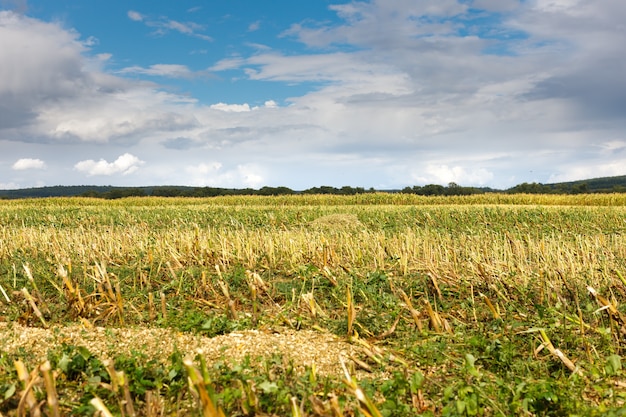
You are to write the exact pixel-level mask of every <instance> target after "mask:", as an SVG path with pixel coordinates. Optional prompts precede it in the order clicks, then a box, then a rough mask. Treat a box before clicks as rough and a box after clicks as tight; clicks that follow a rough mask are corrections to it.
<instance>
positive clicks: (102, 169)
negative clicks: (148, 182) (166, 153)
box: [74, 153, 145, 176]
mask: <svg viewBox="0 0 626 417" xmlns="http://www.w3.org/2000/svg"><path fill="white" fill-rule="evenodd" d="M144 163H145V162H144V161H142V160H140V159H139V158H137V157H136V156H134V155H131V154H129V153H125V154H124V155H121V156H120V157H119V158H117V159H116V160H115V161H113V162H107V161H106V160H104V159H100V160H99V161H94V160H93V159H88V160H85V161H80V162H78V163H77V164H76V165H74V169H75V170H77V171H80V172H83V173H85V174H87V175H89V176H95V175H106V176H111V175H116V174H121V175H128V174H132V173H133V172H135V171H137V170H138V169H139V167H140V166H141V165H143V164H144Z"/></svg>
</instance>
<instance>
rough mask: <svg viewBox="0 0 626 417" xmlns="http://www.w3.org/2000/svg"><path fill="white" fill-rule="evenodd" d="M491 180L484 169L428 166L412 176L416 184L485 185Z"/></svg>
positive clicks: (491, 176)
mask: <svg viewBox="0 0 626 417" xmlns="http://www.w3.org/2000/svg"><path fill="white" fill-rule="evenodd" d="M492 179H493V173H492V172H489V171H488V170H487V169H485V168H469V169H467V168H464V167H462V166H448V165H445V164H442V165H432V164H429V165H427V166H426V167H424V169H423V170H422V171H420V172H419V173H417V172H415V173H414V174H413V180H414V181H415V182H416V183H418V184H449V183H457V184H464V185H485V184H488V183H489V182H490V181H491V180H492Z"/></svg>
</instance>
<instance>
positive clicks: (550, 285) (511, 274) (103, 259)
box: [0, 194, 626, 416]
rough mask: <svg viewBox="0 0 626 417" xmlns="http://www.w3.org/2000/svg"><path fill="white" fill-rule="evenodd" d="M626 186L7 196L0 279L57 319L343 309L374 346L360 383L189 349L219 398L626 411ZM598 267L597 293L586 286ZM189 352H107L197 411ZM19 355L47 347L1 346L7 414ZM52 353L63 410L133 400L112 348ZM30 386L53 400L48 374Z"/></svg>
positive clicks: (19, 308)
mask: <svg viewBox="0 0 626 417" xmlns="http://www.w3.org/2000/svg"><path fill="white" fill-rule="evenodd" d="M625 202H626V198H625V197H624V196H623V195H601V196H595V195H594V196H591V195H580V196H509V195H495V196H468V197H451V198H440V197H437V198H426V197H419V196H408V195H383V194H375V195H363V196H350V197H337V196H330V197H329V196H292V197H276V198H270V197H249V198H242V197H236V198H234V197H233V198H216V199H162V198H161V199H160V198H144V199H141V198H133V199H126V200H116V201H107V202H103V201H101V200H92V199H45V200H23V201H17V202H15V201H7V202H2V203H0V224H1V225H2V227H1V228H0V285H1V286H2V288H3V289H4V290H5V291H6V292H7V294H8V295H9V296H10V298H12V301H11V302H6V300H5V299H4V298H3V297H2V295H0V316H1V317H3V320H4V321H7V322H9V323H11V322H20V323H23V324H27V325H29V326H36V327H40V326H42V325H43V322H42V320H41V318H39V317H38V316H37V315H36V314H35V312H34V311H33V309H32V305H31V304H29V303H28V302H27V300H26V299H23V296H21V295H20V294H22V293H21V290H22V288H26V289H27V290H28V291H29V293H30V294H32V296H33V300H34V302H35V304H36V305H38V306H39V308H40V309H42V310H43V319H44V321H45V323H46V324H48V325H51V326H55V325H64V324H67V323H73V322H78V321H80V320H87V322H89V323H92V324H94V325H100V326H106V327H119V326H130V327H145V326H152V327H154V326H157V327H166V328H173V329H177V330H179V331H182V332H193V333H198V334H203V335H206V336H210V337H212V336H216V335H220V334H227V333H230V332H232V331H236V330H246V329H271V328H273V327H278V326H289V327H293V328H296V329H323V330H326V331H330V332H332V333H335V334H336V335H338V336H341V337H344V338H346V340H348V335H347V333H348V328H349V327H352V328H353V331H354V332H355V335H354V336H353V337H352V338H351V340H352V343H354V344H355V345H359V344H360V343H361V342H364V343H365V350H366V351H367V352H369V353H370V354H371V357H368V356H367V355H365V356H364V360H365V361H366V362H367V364H368V365H369V367H370V368H371V369H372V371H373V373H372V374H371V375H370V376H369V377H368V376H362V377H360V378H359V380H358V381H357V382H356V384H357V385H351V383H348V382H347V381H345V380H344V379H345V378H343V377H342V376H341V375H339V376H336V377H324V378H322V377H320V376H318V375H316V374H315V372H314V370H312V369H307V370H305V371H303V372H302V371H298V370H297V367H295V366H293V364H290V363H286V362H285V361H284V360H283V359H281V358H280V357H269V358H264V359H262V360H261V362H260V366H258V365H259V363H255V362H256V360H253V358H251V360H250V361H244V362H242V363H238V364H233V363H229V362H228V360H227V359H226V358H225V359H224V361H222V362H219V363H215V364H205V363H203V361H202V358H201V357H195V361H194V366H195V367H197V369H198V370H199V371H200V372H201V374H202V375H203V377H202V378H203V382H202V384H204V385H202V386H203V387H205V388H206V390H207V393H208V395H209V398H211V399H212V401H214V402H215V404H217V405H218V406H219V407H221V408H223V409H224V411H225V412H226V415H233V416H234V415H254V413H261V412H264V413H268V414H272V413H274V414H276V415H297V412H298V411H294V405H293V404H294V402H293V401H296V403H297V405H298V407H296V408H298V410H300V409H301V411H300V412H301V413H302V415H335V414H333V413H337V412H338V411H337V410H339V412H340V413H342V414H344V415H367V414H366V413H368V412H369V413H370V414H372V413H374V414H375V412H372V411H371V409H370V411H364V410H368V405H367V404H366V403H364V402H362V401H361V402H360V401H359V400H358V399H357V397H358V395H357V391H356V390H357V389H358V390H362V391H363V392H364V393H365V395H366V397H367V398H368V399H369V400H370V401H371V404H370V406H373V407H375V410H377V412H379V413H380V414H381V415H384V416H414V415H446V416H456V415H459V416H463V415H467V416H470V415H581V416H582V415H615V416H618V415H626V408H624V401H625V400H626V394H625V391H624V386H625V385H626V373H625V372H626V371H624V369H623V367H622V358H623V355H624V340H625V339H624V334H625V333H626V324H625V323H624V319H623V318H622V315H621V314H622V312H623V308H622V307H621V303H622V302H623V300H625V299H626V285H625V284H626V283H625V282H624V280H623V279H622V278H621V277H624V276H626V208H625V207H624V203H625ZM320 219H321V220H320ZM24 265H28V266H29V269H30V271H32V277H33V280H31V279H30V278H29V276H28V273H27V272H26V270H25V269H24ZM99 265H100V267H99ZM59 266H63V267H64V268H65V270H66V271H67V282H69V283H71V286H72V287H73V288H75V289H77V290H76V291H78V292H79V293H80V294H81V296H82V298H83V300H84V302H85V304H86V306H85V307H84V308H83V307H81V305H80V303H79V302H78V301H77V298H76V293H72V292H71V291H70V290H69V287H68V285H67V283H66V282H64V280H63V277H62V273H60V272H59ZM216 266H217V268H218V269H216ZM99 268H100V269H99ZM218 270H219V273H218ZM103 271H104V272H103ZM251 273H257V274H258V277H259V279H260V280H261V282H258V281H254V279H253V278H251V277H252V275H251ZM108 285H110V287H108ZM263 285H265V286H266V288H262V286H263ZM224 286H225V287H226V288H227V291H228V293H226V292H225V291H224ZM588 286H591V287H592V288H594V289H595V290H597V292H598V293H599V294H600V295H601V297H604V298H597V299H596V298H593V297H590V295H589V291H588V289H587V287H588ZM16 292H17V293H16ZM402 292H404V293H405V294H406V295H407V297H408V299H409V301H410V303H411V306H412V307H411V308H412V309H413V311H411V308H410V307H409V306H408V305H407V303H406V302H405V301H406V300H404V299H403V297H402V295H401V294H402ZM161 294H163V297H165V298H166V300H167V303H166V306H165V308H166V309H165V311H164V310H163V309H162V307H161ZM349 294H350V295H349ZM349 298H351V300H352V301H351V302H353V304H354V308H355V313H356V316H355V319H354V322H353V323H350V322H349V318H348V317H349V315H348V299H349ZM602 307H604V308H603V309H601V308H602ZM612 308H614V309H615V310H614V311H613V310H611V309H612ZM611 311H613V313H610V312H611ZM394 323H396V325H395V326H394ZM542 331H543V334H545V335H546V336H547V337H548V338H549V341H550V342H551V343H552V346H549V344H548V341H547V340H546V339H545V338H544V337H543V336H542ZM356 335H358V337H357V336H356ZM377 349H379V350H377ZM551 349H552V351H551ZM553 349H559V351H560V352H562V353H563V355H564V357H565V358H566V359H569V360H571V361H573V363H574V366H575V369H574V370H571V369H569V368H568V367H567V364H566V362H565V361H564V360H563V359H560V358H559V357H558V356H556V354H555V353H554V351H553ZM190 353H191V352H180V353H179V354H177V355H174V356H173V357H172V358H170V359H169V361H168V362H167V363H166V364H163V363H160V362H159V363H157V362H155V361H154V358H150V357H145V356H143V355H142V354H141V352H136V353H135V354H132V355H130V356H123V355H121V356H120V357H118V358H115V361H114V364H113V367H114V368H115V370H117V371H123V372H124V374H125V375H126V376H127V379H128V389H129V393H130V398H132V401H133V403H134V404H135V406H136V407H137V408H138V409H139V410H143V411H141V413H142V415H150V414H149V411H146V410H149V403H150V399H149V398H148V399H147V397H146V393H147V392H149V393H150V395H151V396H153V397H151V398H154V397H156V398H158V399H159V401H161V403H160V404H161V406H160V407H161V408H162V409H164V410H168V412H170V413H175V412H176V410H179V413H180V414H182V415H188V414H189V415H194V413H199V411H197V409H198V407H200V406H199V405H198V404H200V403H198V402H197V401H196V400H195V399H194V394H193V393H194V389H195V391H196V392H198V390H200V391H201V390H202V389H205V388H198V386H196V385H194V384H192V383H189V382H188V380H187V375H188V373H189V372H192V371H190V369H191V368H188V367H186V365H184V364H183V362H182V358H183V357H184V356H186V355H187V354H190ZM17 359H19V360H22V361H23V362H24V363H25V364H26V367H27V368H28V369H29V370H32V369H34V368H35V367H37V366H38V365H39V364H40V361H41V360H42V358H33V357H31V356H29V355H28V354H27V352H11V353H8V352H4V351H3V350H2V347H1V345H0V413H5V414H9V415H11V413H13V412H14V411H15V410H16V409H17V407H18V404H19V401H20V399H21V398H22V395H21V394H20V391H21V389H22V385H21V383H20V382H19V380H18V378H17V374H16V368H15V366H14V362H13V361H14V360H17ZM47 359H48V360H49V361H50V363H51V365H52V368H53V370H54V372H56V384H57V391H58V393H59V398H60V400H61V405H60V407H61V410H62V411H63V414H67V413H70V412H72V413H74V414H76V415H89V414H92V413H93V411H94V409H93V408H92V405H90V402H89V401H90V400H91V399H92V398H93V397H94V396H98V397H99V398H102V399H103V401H104V403H105V404H106V405H107V407H109V408H110V409H111V410H112V411H114V412H117V413H121V412H122V411H123V410H124V412H125V413H126V414H128V410H126V409H125V407H126V406H125V405H124V404H125V403H124V401H123V399H124V398H125V397H124V395H125V393H124V390H123V389H122V388H119V389H118V390H115V389H113V388H112V380H111V379H112V378H111V373H110V370H107V368H106V366H105V365H104V364H103V362H102V359H101V358H97V357H95V356H93V355H92V354H91V353H90V352H88V351H86V350H85V349H84V348H82V347H81V346H49V349H48V357H47ZM350 366H357V367H358V365H354V364H351V365H350ZM194 387H195V388H194ZM355 387H357V388H355ZM34 392H35V395H36V399H37V400H38V401H44V400H46V392H47V391H46V389H45V387H44V386H43V383H38V384H35V390H34ZM294 399H295V400H294ZM335 404H336V405H335ZM333 407H335V408H333ZM333 409H334V410H335V411H333ZM194 410H196V411H194ZM154 415H157V414H154ZM195 415H198V414H195ZM205 415H206V414H205Z"/></svg>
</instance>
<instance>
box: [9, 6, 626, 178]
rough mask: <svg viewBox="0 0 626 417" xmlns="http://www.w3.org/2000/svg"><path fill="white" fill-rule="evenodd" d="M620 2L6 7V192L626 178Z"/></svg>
mask: <svg viewBox="0 0 626 417" xmlns="http://www.w3.org/2000/svg"><path fill="white" fill-rule="evenodd" d="M625 45H626V1H624V0H362V1H356V0H355V1H346V0H307V1H294V0H271V1H259V0H229V1H199V0H180V1H155V0H128V1H111V0H90V1H84V0H55V1H50V0H0V189H8V188H23V187H36V186H49V185H79V184H80V185H84V184H102V185H120V186H139V185H191V186H217V187H237V188H239V187H253V188H260V187H262V186H265V185H267V186H287V187H290V188H293V189H296V190H298V189H306V188H310V187H314V186H320V185H331V186H343V185H350V186H360V187H366V188H369V187H374V188H377V189H388V188H402V187H405V186H412V185H424V184H429V183H436V184H443V185H445V184H447V183H449V182H456V183H458V184H460V185H468V186H469V185H476V186H491V187H495V188H507V187H510V186H513V185H515V184H519V183H521V182H533V181H535V182H542V183H548V182H556V181H567V180H576V179H584V178H592V177H601V176H611V175H624V174H626V76H624V74H626V53H625V52H626V50H625V49H624V48H625Z"/></svg>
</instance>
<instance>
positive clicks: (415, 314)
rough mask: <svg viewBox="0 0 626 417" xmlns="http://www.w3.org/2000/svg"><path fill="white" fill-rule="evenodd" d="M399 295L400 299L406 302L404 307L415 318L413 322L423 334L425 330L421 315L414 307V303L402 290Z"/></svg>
mask: <svg viewBox="0 0 626 417" xmlns="http://www.w3.org/2000/svg"><path fill="white" fill-rule="evenodd" d="M398 293H399V294H400V297H401V298H402V300H403V301H404V305H405V306H406V308H407V309H408V310H409V312H410V313H411V317H412V318H413V322H414V323H415V325H416V326H417V329H418V330H419V331H420V332H421V331H422V329H423V326H422V320H421V318H420V313H419V312H418V311H417V310H416V309H415V308H414V307H413V303H411V299H410V298H409V296H408V295H406V293H405V292H404V291H403V290H402V289H398Z"/></svg>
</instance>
